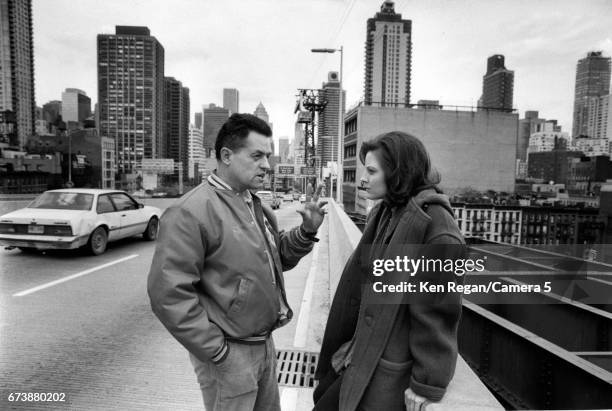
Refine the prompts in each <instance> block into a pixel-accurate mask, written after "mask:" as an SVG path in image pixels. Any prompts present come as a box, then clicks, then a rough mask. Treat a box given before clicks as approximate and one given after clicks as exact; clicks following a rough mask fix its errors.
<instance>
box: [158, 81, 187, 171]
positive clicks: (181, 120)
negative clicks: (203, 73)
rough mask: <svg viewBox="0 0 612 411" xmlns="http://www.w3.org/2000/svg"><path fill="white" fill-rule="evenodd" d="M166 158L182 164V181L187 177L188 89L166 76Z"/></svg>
mask: <svg viewBox="0 0 612 411" xmlns="http://www.w3.org/2000/svg"><path fill="white" fill-rule="evenodd" d="M164 83H165V98H164V106H165V109H166V116H165V118H166V127H165V129H166V138H165V140H166V144H165V146H166V149H165V155H164V157H166V158H171V159H173V160H174V161H175V162H179V161H180V162H181V163H182V165H183V181H187V179H188V178H189V167H188V164H189V116H190V111H189V89H188V88H187V87H183V84H182V83H181V82H180V81H178V80H177V79H175V78H174V77H166V78H165V79H164Z"/></svg>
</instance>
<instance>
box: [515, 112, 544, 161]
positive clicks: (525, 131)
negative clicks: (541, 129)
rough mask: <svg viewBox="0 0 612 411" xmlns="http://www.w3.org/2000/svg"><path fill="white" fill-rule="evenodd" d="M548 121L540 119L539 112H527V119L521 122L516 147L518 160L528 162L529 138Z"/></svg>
mask: <svg viewBox="0 0 612 411" xmlns="http://www.w3.org/2000/svg"><path fill="white" fill-rule="evenodd" d="M545 122H546V120H545V119H543V118H540V117H539V113H538V112H537V111H534V110H531V111H525V118H522V119H520V120H519V130H518V133H519V135H518V142H517V145H516V158H517V159H518V160H521V161H527V148H528V147H529V137H531V135H532V134H533V133H535V132H536V131H538V130H537V129H536V128H537V126H538V125H539V124H543V123H545Z"/></svg>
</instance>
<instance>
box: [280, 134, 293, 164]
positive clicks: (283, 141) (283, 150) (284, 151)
mask: <svg viewBox="0 0 612 411" xmlns="http://www.w3.org/2000/svg"><path fill="white" fill-rule="evenodd" d="M278 156H279V157H280V161H281V163H286V162H287V159H288V158H289V157H290V154H289V137H280V138H279V139H278Z"/></svg>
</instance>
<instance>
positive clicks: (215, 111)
mask: <svg viewBox="0 0 612 411" xmlns="http://www.w3.org/2000/svg"><path fill="white" fill-rule="evenodd" d="M202 113H203V114H202V126H203V135H204V151H205V152H206V157H208V156H210V155H211V154H212V155H213V156H214V155H215V142H216V141H217V134H219V130H221V126H223V123H225V122H226V121H227V119H228V118H229V110H228V109H226V108H223V107H217V106H215V105H214V104H210V105H209V106H208V108H204V110H203V112H202Z"/></svg>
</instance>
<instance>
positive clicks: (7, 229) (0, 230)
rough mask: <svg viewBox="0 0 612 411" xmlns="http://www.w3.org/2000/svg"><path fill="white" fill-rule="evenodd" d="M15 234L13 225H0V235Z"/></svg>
mask: <svg viewBox="0 0 612 411" xmlns="http://www.w3.org/2000/svg"><path fill="white" fill-rule="evenodd" d="M13 233H15V226H14V225H13V224H7V223H0V234H13Z"/></svg>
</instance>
